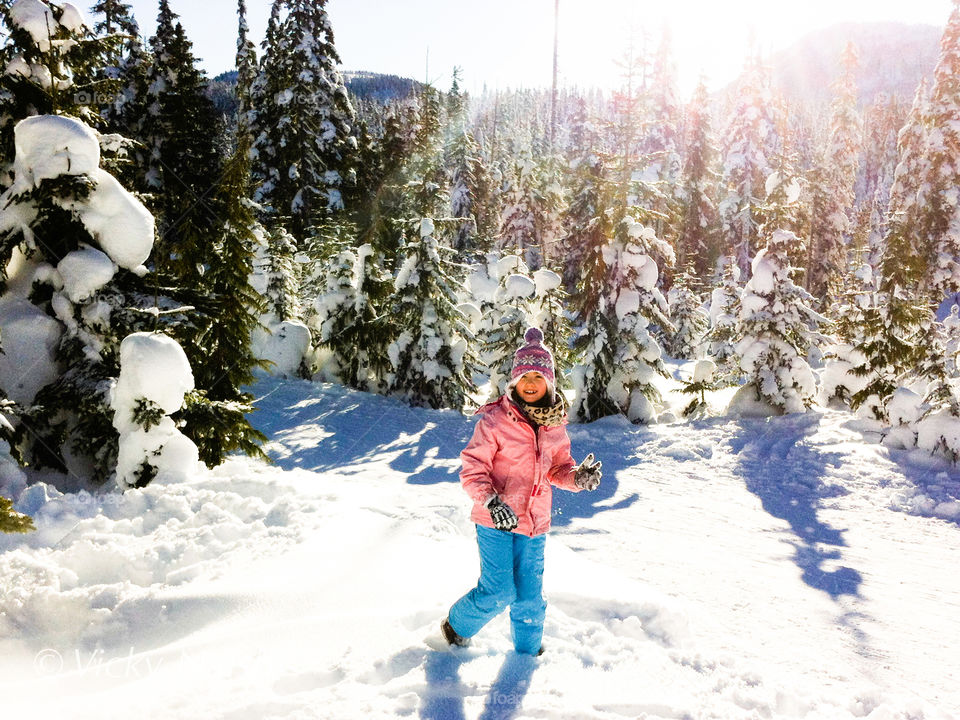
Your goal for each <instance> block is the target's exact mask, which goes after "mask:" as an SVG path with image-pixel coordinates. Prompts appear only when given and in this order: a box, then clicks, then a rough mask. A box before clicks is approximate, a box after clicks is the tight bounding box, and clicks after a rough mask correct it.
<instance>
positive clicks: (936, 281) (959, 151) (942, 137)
mask: <svg viewBox="0 0 960 720" xmlns="http://www.w3.org/2000/svg"><path fill="white" fill-rule="evenodd" d="M926 120H927V122H926V128H927V133H926V140H927V142H926V148H925V154H924V161H925V163H926V167H925V168H924V170H923V175H922V182H921V185H920V188H919V192H918V193H917V204H918V206H919V208H920V222H919V232H920V238H919V243H920V248H919V250H920V252H921V254H922V256H923V260H924V261H925V262H924V264H925V265H926V267H927V270H926V272H925V273H924V275H923V283H922V285H923V289H924V291H925V292H926V293H927V294H928V296H929V297H930V299H931V300H932V301H933V302H936V303H939V302H940V301H941V300H942V299H943V298H944V297H946V296H947V295H948V294H950V293H954V292H956V291H957V290H960V207H958V206H960V201H958V198H957V187H958V186H960V163H958V162H957V158H958V157H960V4H958V3H956V2H955V3H954V8H953V12H952V13H951V14H950V19H949V20H948V21H947V27H946V28H945V30H944V32H943V37H942V39H941V41H940V59H939V60H938V62H937V67H936V69H935V70H934V73H933V87H932V88H931V93H930V105H929V109H928V112H927V115H926Z"/></svg>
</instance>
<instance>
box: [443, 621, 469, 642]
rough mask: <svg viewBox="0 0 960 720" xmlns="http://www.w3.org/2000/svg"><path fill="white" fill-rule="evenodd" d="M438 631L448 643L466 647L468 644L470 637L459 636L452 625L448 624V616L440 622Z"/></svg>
mask: <svg viewBox="0 0 960 720" xmlns="http://www.w3.org/2000/svg"><path fill="white" fill-rule="evenodd" d="M440 631H441V632H442V633H443V638H444V640H446V641H447V643H449V644H450V645H456V646H457V647H467V645H469V644H470V638H465V637H461V636H460V635H457V631H456V630H454V629H453V626H452V625H451V624H450V619H449V618H444V619H443V622H442V623H441V624H440Z"/></svg>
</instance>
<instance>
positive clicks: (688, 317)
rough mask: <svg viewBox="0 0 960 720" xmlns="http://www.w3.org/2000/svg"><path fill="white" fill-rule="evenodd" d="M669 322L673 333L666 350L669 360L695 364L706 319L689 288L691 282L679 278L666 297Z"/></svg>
mask: <svg viewBox="0 0 960 720" xmlns="http://www.w3.org/2000/svg"><path fill="white" fill-rule="evenodd" d="M667 301H668V304H669V306H670V322H671V323H673V326H674V328H676V329H675V331H674V332H673V333H672V334H671V335H669V336H668V339H667V343H666V346H665V350H666V351H667V352H668V353H669V354H670V356H671V357H674V358H677V359H682V360H695V359H697V358H699V357H700V354H701V348H702V346H703V340H704V335H705V334H706V331H707V327H708V325H709V322H710V321H709V318H708V317H707V315H706V313H704V312H703V310H702V309H701V308H700V305H701V303H700V298H699V297H697V295H696V293H694V292H693V290H692V289H691V288H690V278H689V277H688V276H687V275H682V274H681V275H678V276H677V277H675V278H674V282H673V286H672V287H671V288H670V291H669V292H668V293H667Z"/></svg>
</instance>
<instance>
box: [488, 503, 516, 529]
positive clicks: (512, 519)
mask: <svg viewBox="0 0 960 720" xmlns="http://www.w3.org/2000/svg"><path fill="white" fill-rule="evenodd" d="M487 510H489V511H490V517H491V518H492V519H493V526H494V527H495V528H496V529H497V530H513V529H514V528H516V527H517V525H518V524H519V521H518V520H517V514H516V513H515V512H514V511H513V508H512V507H510V506H509V505H507V504H506V503H505V502H504V501H503V500H501V499H500V496H499V495H494V496H493V497H492V498H490V499H489V500H488V501H487Z"/></svg>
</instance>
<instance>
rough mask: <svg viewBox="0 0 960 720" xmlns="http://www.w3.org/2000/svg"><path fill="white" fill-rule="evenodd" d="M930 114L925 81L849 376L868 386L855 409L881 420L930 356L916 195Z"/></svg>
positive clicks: (903, 133) (902, 142)
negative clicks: (922, 295) (920, 293)
mask: <svg viewBox="0 0 960 720" xmlns="http://www.w3.org/2000/svg"><path fill="white" fill-rule="evenodd" d="M926 116H927V108H926V90H925V85H924V83H923V82H921V84H920V86H919V87H918V88H917V93H916V96H915V98H914V102H913V106H912V108H911V110H910V115H909V117H908V120H907V124H906V125H904V127H903V128H902V129H901V130H900V133H899V136H898V143H897V145H898V156H899V162H898V163H897V168H896V172H895V174H894V179H893V185H892V186H891V189H890V207H889V212H888V214H887V222H886V233H885V235H884V237H883V240H882V242H881V243H880V251H879V252H880V256H881V259H880V264H879V268H878V269H879V281H878V286H877V287H878V289H877V293H876V295H875V297H874V298H873V300H872V301H871V302H870V303H869V304H868V307H865V308H864V312H863V320H862V323H861V324H860V326H859V328H858V333H857V337H856V341H855V342H854V343H852V344H853V346H854V350H855V351H856V352H857V353H858V354H857V356H856V358H855V359H856V363H855V364H854V366H853V367H852V368H851V370H850V372H851V373H852V374H853V375H855V376H857V377H859V378H860V379H861V380H862V381H863V383H864V385H863V387H862V388H861V389H860V390H859V391H858V392H855V393H854V394H853V395H852V397H851V403H850V406H851V407H852V408H853V409H854V410H857V409H860V408H863V409H864V411H867V412H870V413H872V414H873V416H874V417H876V418H877V419H879V420H886V418H887V402H888V401H889V399H890V398H891V397H892V396H893V394H894V392H895V391H896V389H897V388H898V387H899V386H900V384H901V383H902V382H904V381H905V380H906V378H907V377H908V376H909V375H910V374H911V373H913V372H914V371H915V369H916V368H917V367H919V366H920V364H921V363H922V362H923V359H924V358H925V357H927V356H928V355H929V353H928V351H927V339H928V338H927V330H928V328H929V327H930V324H931V322H932V317H933V311H932V308H931V307H930V305H929V304H928V303H926V302H924V301H923V300H922V299H917V298H916V291H917V289H918V288H919V286H920V284H921V281H922V278H923V274H924V271H925V258H924V257H923V256H922V253H921V251H920V250H919V247H918V245H919V243H918V239H917V235H918V227H919V213H920V206H919V204H918V202H917V195H918V190H919V184H920V182H921V179H922V178H923V177H924V173H923V168H924V165H923V162H924V160H923V151H924V147H925V144H926V133H925V130H924V124H925V120H926Z"/></svg>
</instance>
